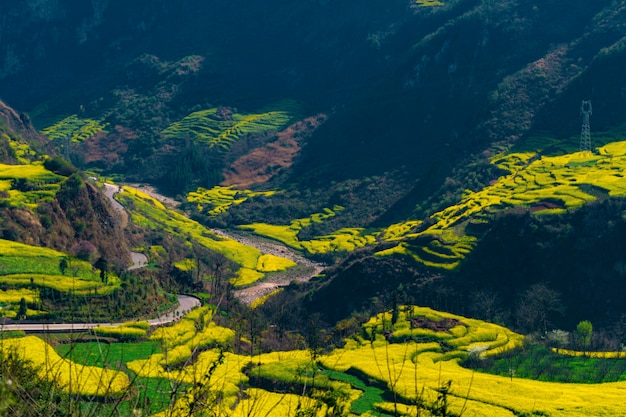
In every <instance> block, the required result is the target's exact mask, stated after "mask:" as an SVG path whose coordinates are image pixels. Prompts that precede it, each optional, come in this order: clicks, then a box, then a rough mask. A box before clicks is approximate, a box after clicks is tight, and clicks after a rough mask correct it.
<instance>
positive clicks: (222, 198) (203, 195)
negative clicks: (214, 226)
mask: <svg viewBox="0 0 626 417" xmlns="http://www.w3.org/2000/svg"><path fill="white" fill-rule="evenodd" d="M276 193H277V191H250V190H236V189H234V188H233V187H222V186H216V187H213V188H211V189H210V190H207V189H205V188H198V189H197V190H196V191H192V192H190V193H188V194H187V201H188V202H190V203H195V204H196V205H197V206H196V208H197V210H198V211H199V212H201V213H202V212H205V211H206V213H207V214H208V215H209V217H217V216H218V215H219V214H221V213H224V212H226V211H228V209H229V208H230V207H231V206H233V205H237V204H241V203H243V202H244V201H246V200H248V199H250V198H255V197H260V196H263V197H271V196H273V195H274V194H276Z"/></svg>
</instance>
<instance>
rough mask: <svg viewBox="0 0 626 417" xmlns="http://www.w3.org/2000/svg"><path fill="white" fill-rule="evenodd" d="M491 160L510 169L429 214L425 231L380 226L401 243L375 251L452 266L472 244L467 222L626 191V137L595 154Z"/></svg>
mask: <svg viewBox="0 0 626 417" xmlns="http://www.w3.org/2000/svg"><path fill="white" fill-rule="evenodd" d="M492 163H493V164H494V165H496V166H498V167H499V168H501V169H503V170H506V171H508V172H510V174H509V175H504V176H502V177H500V178H498V179H497V181H494V182H493V184H492V185H489V186H487V187H485V188H484V189H482V190H480V191H476V192H472V191H468V192H467V193H466V195H465V197H464V198H463V199H462V200H461V201H460V202H459V203H458V204H454V205H452V206H450V207H447V208H445V209H444V210H441V211H439V212H437V213H435V214H433V215H432V216H431V220H432V222H433V224H432V225H431V226H430V227H428V228H426V229H425V230H422V231H419V232H415V231H414V230H415V229H414V228H413V227H415V226H417V224H416V223H408V224H407V223H403V224H400V225H392V226H391V227H390V228H388V229H387V230H389V231H383V233H382V235H383V238H385V240H388V241H398V242H401V243H399V244H398V246H396V247H394V248H391V249H386V250H383V251H379V252H378V253H377V255H378V256H385V255H390V254H403V255H407V256H410V257H412V258H413V259H415V260H416V261H418V262H420V263H423V264H425V265H427V266H430V267H434V268H442V269H455V268H457V267H458V266H459V264H460V262H462V261H463V259H464V258H465V256H466V255H467V254H468V253H469V252H470V251H471V250H472V249H473V248H474V246H475V244H476V239H475V238H474V237H472V236H470V235H467V234H465V227H466V226H467V225H468V224H469V223H470V222H472V223H475V224H478V223H488V222H489V220H490V217H491V216H493V215H495V214H496V213H498V212H502V211H504V210H506V209H507V208H514V207H522V208H525V209H527V210H530V211H531V212H533V213H535V214H536V215H550V214H559V213H563V212H565V211H567V210H573V209H576V208H579V207H581V206H582V205H583V204H586V203H589V202H592V201H595V200H596V199H598V198H607V197H624V196H626V182H625V181H624V180H623V172H624V170H625V169H626V142H613V143H609V144H607V145H605V146H603V147H601V148H599V149H598V152H597V153H590V152H574V153H571V154H566V155H560V156H541V155H539V154H537V153H535V152H525V153H511V154H501V155H498V156H496V157H494V158H493V159H492Z"/></svg>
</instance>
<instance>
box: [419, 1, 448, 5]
mask: <svg viewBox="0 0 626 417" xmlns="http://www.w3.org/2000/svg"><path fill="white" fill-rule="evenodd" d="M416 1H417V4H418V5H420V6H443V3H442V2H441V1H439V0H416Z"/></svg>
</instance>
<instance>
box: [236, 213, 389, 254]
mask: <svg viewBox="0 0 626 417" xmlns="http://www.w3.org/2000/svg"><path fill="white" fill-rule="evenodd" d="M343 209H344V208H343V207H341V206H335V207H333V208H332V209H329V208H325V209H324V211H323V212H322V213H314V214H312V215H311V216H309V217H306V218H302V219H296V220H292V221H291V222H290V224H288V225H273V224H266V223H252V224H246V225H241V226H239V228H241V229H245V230H251V231H252V232H254V233H255V234H257V235H260V236H265V237H268V238H270V239H274V240H277V241H279V242H282V243H284V244H285V245H287V246H289V247H291V248H294V249H297V250H304V251H306V252H308V253H309V254H324V253H330V252H351V251H353V250H355V249H357V248H361V247H363V246H366V245H371V244H374V243H376V235H377V232H368V231H366V230H365V229H363V228H344V229H340V230H337V231H335V232H333V233H331V234H328V235H324V236H317V237H316V238H315V239H310V240H303V241H301V240H300V239H299V238H298V234H299V233H300V232H301V231H302V230H303V229H305V228H308V227H311V226H313V225H314V224H316V223H322V222H323V221H324V220H327V219H330V218H331V217H334V216H336V215H337V213H338V212H340V211H342V210H343Z"/></svg>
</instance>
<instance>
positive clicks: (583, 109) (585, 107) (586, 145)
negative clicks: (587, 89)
mask: <svg viewBox="0 0 626 417" xmlns="http://www.w3.org/2000/svg"><path fill="white" fill-rule="evenodd" d="M580 114H581V115H582V116H583V126H582V128H581V129H580V151H581V152H591V127H590V126H589V116H591V100H583V103H582V104H581V105H580Z"/></svg>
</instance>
